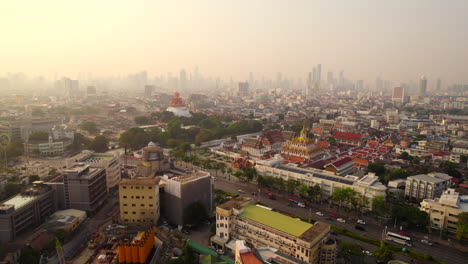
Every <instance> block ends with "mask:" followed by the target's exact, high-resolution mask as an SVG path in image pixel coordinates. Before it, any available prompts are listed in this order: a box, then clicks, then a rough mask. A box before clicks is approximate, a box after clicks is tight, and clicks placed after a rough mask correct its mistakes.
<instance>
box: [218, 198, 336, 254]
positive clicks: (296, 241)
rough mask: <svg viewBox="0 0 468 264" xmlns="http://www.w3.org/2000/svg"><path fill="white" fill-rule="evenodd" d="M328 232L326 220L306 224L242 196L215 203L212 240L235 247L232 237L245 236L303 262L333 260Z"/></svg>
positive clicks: (331, 243)
mask: <svg viewBox="0 0 468 264" xmlns="http://www.w3.org/2000/svg"><path fill="white" fill-rule="evenodd" d="M329 233H330V225H329V224H326V223H322V222H316V223H315V224H309V223H306V222H303V221H300V220H297V219H295V218H292V217H290V216H287V215H283V214H280V213H277V212H274V211H272V209H271V208H268V207H264V206H260V205H255V204H254V203H253V202H252V200H251V199H250V198H248V197H242V196H241V197H237V198H235V199H232V200H231V201H228V202H226V203H224V204H221V205H219V206H217V207H216V235H215V236H213V237H212V238H211V241H212V242H213V243H214V244H217V245H218V246H221V247H228V248H231V249H232V250H235V241H236V240H245V241H246V242H248V243H249V244H251V245H253V246H254V247H273V248H276V249H278V251H280V252H282V253H284V254H287V255H289V256H292V257H294V258H295V259H297V260H300V261H304V262H306V263H335V262H336V243H335V241H334V240H330V239H329V237H328V236H329Z"/></svg>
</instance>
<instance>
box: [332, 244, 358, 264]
mask: <svg viewBox="0 0 468 264" xmlns="http://www.w3.org/2000/svg"><path fill="white" fill-rule="evenodd" d="M338 249H339V250H338V257H340V258H343V259H344V260H345V262H346V263H350V262H351V260H352V258H353V257H360V258H362V257H363V256H364V253H362V251H363V249H362V247H361V246H359V245H358V244H354V243H351V242H346V241H341V242H339V243H338Z"/></svg>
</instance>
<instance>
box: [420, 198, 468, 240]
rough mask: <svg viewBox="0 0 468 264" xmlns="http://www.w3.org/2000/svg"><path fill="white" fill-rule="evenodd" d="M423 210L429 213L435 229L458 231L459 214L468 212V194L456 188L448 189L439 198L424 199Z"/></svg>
mask: <svg viewBox="0 0 468 264" xmlns="http://www.w3.org/2000/svg"><path fill="white" fill-rule="evenodd" d="M421 210H422V211H425V212H427V213H428V214H429V219H430V225H431V228H433V229H438V230H440V229H442V230H447V231H449V232H452V233H454V232H456V230H457V223H458V217H457V216H458V215H459V214H460V213H463V212H468V195H463V196H462V195H460V194H459V193H457V192H455V189H448V190H446V191H444V192H443V194H442V196H440V198H437V199H424V200H423V201H422V202H421Z"/></svg>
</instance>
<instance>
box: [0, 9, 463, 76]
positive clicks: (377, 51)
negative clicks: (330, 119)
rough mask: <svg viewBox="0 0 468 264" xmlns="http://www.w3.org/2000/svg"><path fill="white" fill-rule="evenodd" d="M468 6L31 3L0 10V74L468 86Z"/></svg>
mask: <svg viewBox="0 0 468 264" xmlns="http://www.w3.org/2000/svg"><path fill="white" fill-rule="evenodd" d="M467 14H468V0H341V1H339V0H324V1H314V0H304V1H300V0H283V1H273V0H232V1H227V0H226V1H224V0H212V1H204V0H192V1H178V0H167V1H157V0H148V1H143V0H140V1H139V0H128V1H124V0H122V1H117V0H112V1H106V0H92V1H87V0H79V1H75V0H73V1H72V0H57V1H53V0H42V1H41V0H36V1H34V0H30V1H7V0H5V1H2V2H1V3H0V36H1V37H0V75H3V74H4V73H6V72H18V71H22V72H25V73H27V74H31V75H37V74H42V75H46V76H48V77H52V76H53V74H54V73H57V74H58V75H59V76H62V75H68V76H71V77H76V76H77V74H78V73H79V72H91V73H93V74H95V75H118V74H120V75H122V74H127V73H132V72H136V71H141V70H147V71H148V73H149V74H155V73H161V72H164V73H165V72H169V71H170V72H178V71H179V70H180V69H181V68H186V69H188V70H193V69H194V68H195V66H198V67H199V69H200V71H201V72H203V73H204V74H209V75H220V76H222V77H224V78H225V77H229V76H233V77H234V78H238V79H240V78H247V76H248V72H249V71H252V72H254V73H255V75H256V77H260V76H261V75H263V74H264V75H266V76H274V75H275V73H276V72H283V73H284V74H287V75H291V76H294V77H302V78H305V77H306V74H307V72H309V71H311V70H312V67H313V66H314V65H315V64H317V63H321V64H322V67H323V69H322V72H323V73H322V74H323V75H322V78H325V77H326V72H327V70H328V69H332V70H334V71H335V75H337V74H338V71H339V70H341V69H343V70H344V71H345V75H346V76H348V77H350V78H352V79H365V80H372V81H373V80H375V77H377V76H381V77H383V78H386V79H393V80H395V81H398V80H409V79H417V78H418V76H420V75H421V74H425V75H427V76H428V77H429V78H437V77H438V76H440V77H441V78H442V79H443V80H444V81H446V82H465V83H468V16H467Z"/></svg>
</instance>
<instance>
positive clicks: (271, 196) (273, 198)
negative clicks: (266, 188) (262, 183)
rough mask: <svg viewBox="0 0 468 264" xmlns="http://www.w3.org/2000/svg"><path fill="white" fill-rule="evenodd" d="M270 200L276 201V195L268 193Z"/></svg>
mask: <svg viewBox="0 0 468 264" xmlns="http://www.w3.org/2000/svg"><path fill="white" fill-rule="evenodd" d="M268 198H270V199H271V200H276V195H275V194H274V193H271V192H270V193H268Z"/></svg>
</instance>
